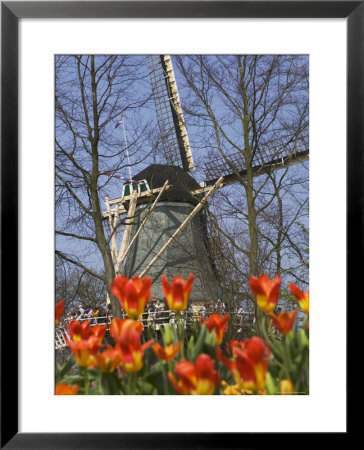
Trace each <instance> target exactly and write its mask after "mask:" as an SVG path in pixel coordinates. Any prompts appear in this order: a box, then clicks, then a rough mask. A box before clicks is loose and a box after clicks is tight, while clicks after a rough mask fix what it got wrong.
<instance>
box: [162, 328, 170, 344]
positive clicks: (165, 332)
mask: <svg viewBox="0 0 364 450" xmlns="http://www.w3.org/2000/svg"><path fill="white" fill-rule="evenodd" d="M162 328H164V330H163V331H162V336H163V341H164V345H165V347H166V346H167V345H170V344H171V343H172V332H171V326H170V324H167V325H165V326H164V327H162Z"/></svg>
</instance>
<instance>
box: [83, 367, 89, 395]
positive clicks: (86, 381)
mask: <svg viewBox="0 0 364 450" xmlns="http://www.w3.org/2000/svg"><path fill="white" fill-rule="evenodd" d="M83 379H84V383H85V395H88V372H87V367H84V368H83Z"/></svg>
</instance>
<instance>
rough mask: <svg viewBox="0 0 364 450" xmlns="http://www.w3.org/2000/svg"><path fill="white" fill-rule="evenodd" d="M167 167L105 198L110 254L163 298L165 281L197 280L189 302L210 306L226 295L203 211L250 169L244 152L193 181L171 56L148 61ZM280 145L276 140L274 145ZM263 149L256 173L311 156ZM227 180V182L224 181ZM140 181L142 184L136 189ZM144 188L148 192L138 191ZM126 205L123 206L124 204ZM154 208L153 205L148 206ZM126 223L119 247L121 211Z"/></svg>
mask: <svg viewBox="0 0 364 450" xmlns="http://www.w3.org/2000/svg"><path fill="white" fill-rule="evenodd" d="M148 64H149V68H150V73H151V83H152V90H153V97H154V101H155V106H156V112H157V118H158V125H159V130H160V139H161V144H162V145H161V146H162V148H163V156H164V159H165V162H166V163H165V164H152V165H150V166H149V167H147V168H146V169H145V170H143V171H142V172H140V173H138V174H137V175H135V176H134V177H133V181H128V182H127V183H126V184H125V188H124V192H123V195H122V196H121V197H120V198H117V199H113V200H108V199H107V201H106V206H107V211H106V212H105V213H104V216H105V217H107V218H108V219H109V222H110V228H111V230H112V231H113V238H112V242H113V244H112V245H113V250H112V251H113V257H114V260H115V270H116V273H117V274H120V273H123V274H125V275H126V276H128V277H132V276H137V275H139V276H144V275H148V276H150V277H151V278H152V279H153V291H152V294H153V295H155V296H157V297H159V298H161V295H162V294H161V288H160V277H161V275H162V274H163V273H164V274H166V276H167V278H168V279H172V278H173V277H174V276H176V275H181V276H183V277H185V278H186V277H187V276H188V275H189V273H191V272H193V273H194V275H195V282H194V287H193V290H192V294H191V302H205V301H208V300H209V299H216V298H217V297H220V296H221V289H220V288H219V280H218V279H217V273H216V270H215V267H214V261H213V260H212V257H211V252H210V249H209V242H208V237H207V230H206V217H205V214H204V209H205V208H206V206H207V200H208V198H209V197H210V196H211V195H212V194H213V193H214V191H215V190H216V189H218V188H222V187H224V186H226V185H230V184H233V183H236V182H238V181H240V180H241V179H242V178H244V176H245V175H246V169H245V167H244V163H243V161H242V159H241V155H240V154H236V155H231V156H229V164H227V162H226V160H224V159H223V158H221V159H216V158H215V159H214V161H213V162H212V163H209V164H206V167H205V175H206V180H205V181H203V182H200V183H198V182H197V181H196V180H195V178H193V177H192V175H191V173H190V172H191V171H192V170H193V169H194V162H193V156H192V152H191V148H190V144H189V140H188V135H187V129H186V125H185V122H184V119H183V112H182V108H181V104H180V100H179V95H178V91H177V86H176V81H175V78H174V73H173V67H172V63H171V59H170V57H169V56H168V55H160V56H159V55H153V56H149V57H148ZM277 145H279V143H277ZM263 150H264V152H263V153H264V155H265V158H264V161H259V162H257V163H256V165H255V167H254V168H253V171H254V173H255V174H256V175H257V176H259V175H260V174H262V173H264V171H266V170H270V171H271V170H275V169H279V168H282V167H285V166H287V165H291V164H293V163H296V162H299V161H302V160H305V159H307V158H308V150H307V149H306V147H305V145H304V144H300V143H299V142H292V145H291V146H290V147H285V149H284V151H281V152H279V158H277V156H274V155H277V151H276V149H275V148H272V147H269V148H268V147H267V148H266V149H263ZM221 175H223V177H221ZM138 183H139V184H138ZM140 185H142V186H144V187H146V188H145V189H144V192H142V190H141V189H140V188H139V189H138V186H140ZM121 204H123V205H124V207H120V205H121ZM146 204H147V205H149V206H146ZM125 213H126V214H127V216H128V218H127V220H126V223H127V225H126V226H125V231H124V235H123V239H122V243H121V247H120V251H119V252H117V248H116V241H117V238H116V232H115V230H116V226H117V223H118V218H119V216H120V215H121V214H125Z"/></svg>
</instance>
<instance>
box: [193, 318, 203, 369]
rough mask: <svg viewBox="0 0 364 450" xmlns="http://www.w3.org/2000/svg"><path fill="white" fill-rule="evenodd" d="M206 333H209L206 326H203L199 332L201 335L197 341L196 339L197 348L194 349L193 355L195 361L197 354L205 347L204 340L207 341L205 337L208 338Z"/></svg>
mask: <svg viewBox="0 0 364 450" xmlns="http://www.w3.org/2000/svg"><path fill="white" fill-rule="evenodd" d="M206 333H207V330H206V326H203V327H202V328H201V331H200V334H199V336H198V338H197V341H196V345H195V348H194V350H193V356H192V360H193V361H194V360H195V359H196V358H197V356H198V355H199V354H200V353H201V351H202V348H203V345H204V342H205V338H206Z"/></svg>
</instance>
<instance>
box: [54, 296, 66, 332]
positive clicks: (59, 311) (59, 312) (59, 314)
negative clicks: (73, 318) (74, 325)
mask: <svg viewBox="0 0 364 450" xmlns="http://www.w3.org/2000/svg"><path fill="white" fill-rule="evenodd" d="M55 310H56V326H57V325H58V324H59V319H60V318H61V317H62V314H63V311H64V300H63V299H62V300H60V301H59V302H58V303H57V304H56V308H55Z"/></svg>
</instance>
